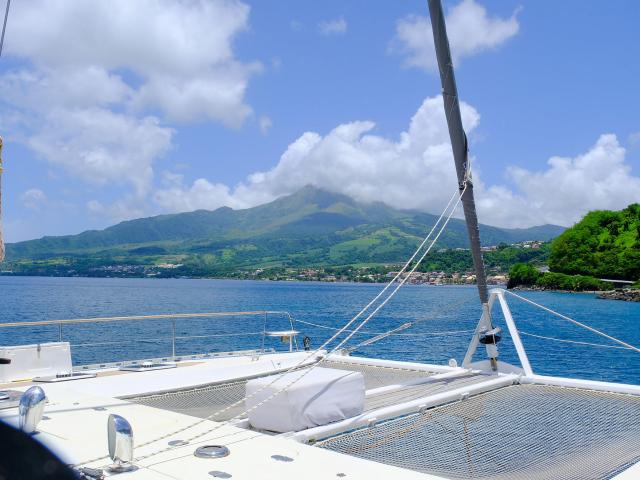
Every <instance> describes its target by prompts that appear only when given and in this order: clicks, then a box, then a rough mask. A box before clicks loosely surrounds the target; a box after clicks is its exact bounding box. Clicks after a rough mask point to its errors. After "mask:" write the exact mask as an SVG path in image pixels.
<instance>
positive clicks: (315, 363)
mask: <svg viewBox="0 0 640 480" xmlns="http://www.w3.org/2000/svg"><path fill="white" fill-rule="evenodd" d="M465 190H466V184H465V187H464V189H463V190H462V191H460V192H455V193H454V194H453V195H452V197H451V199H450V200H449V202H448V203H447V206H446V207H445V209H444V210H443V212H442V213H441V214H440V217H439V218H438V220H437V221H436V223H435V224H434V225H433V227H432V228H431V230H430V231H429V233H428V234H427V236H426V237H425V239H424V240H423V241H422V242H421V243H420V245H419V246H418V248H417V249H416V251H415V252H414V253H413V255H412V256H411V258H409V260H407V262H406V263H405V264H404V266H403V267H402V269H401V270H400V271H399V272H398V273H397V274H396V275H395V277H394V278H393V279H392V280H391V281H389V282H388V283H387V285H386V286H385V287H384V288H383V289H382V290H381V291H380V292H379V293H378V294H377V295H376V296H375V297H374V298H373V300H371V301H370V302H369V303H368V304H367V305H366V306H365V307H364V308H363V309H361V310H360V312H358V313H357V314H356V315H355V316H354V317H353V318H352V319H351V320H349V321H348V322H347V323H346V324H345V325H344V326H343V327H342V328H340V329H339V330H338V331H337V332H336V333H335V334H334V335H332V336H331V338H329V339H328V340H326V341H325V342H324V343H323V344H322V345H321V346H320V347H318V348H317V349H315V350H314V351H313V352H311V353H310V354H309V355H307V356H306V357H305V358H303V359H302V360H300V361H299V362H298V363H297V364H295V365H293V366H292V367H290V368H289V369H287V370H286V371H284V372H282V373H281V374H279V375H275V376H274V377H275V378H274V380H273V381H271V382H270V383H268V384H266V385H264V386H263V387H261V388H259V389H258V390H256V391H255V392H254V393H253V394H251V395H249V396H248V397H245V398H243V399H240V400H238V401H237V402H234V403H232V404H231V405H228V406H227V407H225V408H223V409H221V410H218V411H216V412H214V413H213V414H211V415H209V416H207V417H205V418H203V419H201V420H199V421H197V422H194V423H192V424H189V425H187V426H185V427H182V428H180V429H177V430H175V431H173V432H170V433H167V434H165V435H162V436H160V437H157V438H155V439H153V440H150V441H148V442H145V443H143V444H141V445H138V447H139V448H140V447H144V446H147V445H150V444H153V443H155V442H158V441H161V440H164V439H166V438H169V437H171V436H174V435H177V434H179V433H182V432H184V431H186V430H189V429H191V428H193V427H195V426H197V425H200V424H202V423H204V422H206V421H208V420H212V419H213V418H214V417H216V416H219V415H221V414H223V413H225V412H227V411H228V410H230V409H232V408H234V407H236V406H238V405H239V404H240V403H242V402H244V401H246V400H247V399H249V398H252V397H253V396H255V395H257V394H258V393H260V392H262V391H264V390H265V389H267V388H269V387H270V386H272V385H273V384H274V383H276V382H277V381H278V380H280V379H281V378H283V377H284V375H287V374H289V373H291V372H292V371H294V370H297V369H299V367H300V366H301V365H303V364H304V363H306V362H308V361H309V360H310V359H311V358H313V357H318V355H319V354H320V352H321V351H322V350H324V349H325V348H326V347H327V346H328V345H329V344H330V343H331V342H333V341H334V340H335V339H336V338H338V337H339V336H340V335H341V334H342V333H344V332H345V331H347V329H348V328H349V327H350V326H351V325H352V324H353V323H354V322H355V321H356V320H357V319H358V318H360V317H361V316H362V315H364V313H365V312H366V311H367V310H368V309H369V308H370V307H371V306H372V305H373V304H374V303H375V302H376V301H377V300H378V299H379V298H380V297H381V296H382V295H383V294H384V292H386V291H387V290H388V289H389V287H391V285H393V284H394V283H395V282H396V281H397V279H398V278H400V276H401V275H402V274H403V273H404V272H405V271H406V270H407V268H408V267H409V265H410V264H411V262H413V260H414V259H415V258H416V257H417V255H418V254H419V253H420V251H421V250H422V248H423V247H424V245H426V243H427V242H428V241H429V239H430V238H431V236H432V234H433V232H434V231H435V230H436V227H437V226H438V225H439V224H440V222H441V221H442V219H443V218H444V215H445V213H447V211H448V210H449V208H450V207H451V204H452V202H453V200H454V199H455V198H456V197H458V200H457V201H456V202H455V204H454V206H453V208H451V211H450V212H449V213H448V215H447V218H446V220H445V221H444V223H443V224H442V225H441V226H440V227H439V231H438V233H437V234H436V236H435V238H434V239H433V240H432V242H431V244H430V245H429V247H428V248H427V249H426V251H425V252H424V253H423V254H422V255H421V257H420V259H419V260H418V261H417V262H416V264H415V265H414V266H413V268H412V269H411V270H410V272H409V275H407V276H406V277H405V278H403V279H402V281H401V282H400V283H399V284H398V286H397V287H396V288H395V289H394V290H392V292H391V293H390V294H389V295H388V296H387V298H385V299H384V300H383V301H382V302H381V303H380V305H378V307H376V309H375V310H374V311H373V312H372V313H370V314H369V315H368V316H367V318H365V319H364V320H362V321H361V322H360V324H359V325H358V326H357V327H356V328H355V329H354V330H352V331H351V332H352V333H350V334H349V335H348V336H347V337H346V338H345V339H343V340H342V341H341V342H339V343H338V345H336V346H335V347H333V349H331V350H330V351H329V352H328V354H331V353H333V352H335V351H337V350H338V349H340V348H341V347H342V346H343V345H344V344H345V343H346V342H347V341H349V340H350V339H351V338H352V337H353V335H355V334H356V333H357V332H358V331H359V330H360V329H361V328H362V327H363V326H364V325H366V324H367V322H368V321H369V320H370V319H371V318H372V317H373V316H374V315H375V314H376V313H377V312H379V311H380V309H381V308H382V307H383V306H384V305H386V304H387V303H388V302H389V300H391V298H392V297H393V296H394V295H395V294H396V292H397V291H398V290H399V289H400V288H401V287H402V286H403V285H404V284H405V283H406V282H407V280H408V279H409V278H410V277H411V274H412V273H413V272H414V271H415V270H416V269H417V268H418V266H419V265H420V263H421V262H422V260H424V258H425V257H426V255H427V254H428V253H429V252H430V251H431V248H433V246H434V245H435V243H436V242H437V241H438V239H439V238H440V235H442V232H443V231H444V229H445V228H446V226H447V224H448V223H449V220H451V217H452V215H453V213H454V212H455V209H456V208H457V206H458V205H459V204H460V201H461V199H462V195H463V194H464V191H465ZM325 358H326V357H322V358H319V359H315V360H314V361H313V363H311V364H310V367H309V368H307V369H305V370H303V371H301V375H300V376H298V377H297V378H295V379H294V380H292V381H291V382H289V383H288V384H287V385H285V386H284V387H282V388H280V389H279V390H276V391H275V392H274V393H273V394H271V395H270V396H268V397H267V398H265V399H264V400H263V401H261V402H259V403H258V404H256V405H254V406H253V407H251V408H249V409H245V410H244V411H242V412H240V413H238V414H237V415H235V416H234V417H232V418H230V419H228V420H227V421H226V422H224V423H219V424H218V425H216V426H214V427H212V428H210V429H208V430H206V431H204V432H202V433H198V434H195V435H193V436H191V437H188V438H186V439H184V441H185V442H187V443H189V442H192V441H193V440H195V439H197V438H200V437H202V436H204V435H207V434H209V433H211V432H213V431H215V430H218V429H220V428H222V427H223V426H225V425H226V424H227V423H228V422H232V421H234V420H237V419H239V418H240V417H242V416H243V415H246V414H247V413H250V412H252V411H253V410H255V409H257V408H259V407H261V406H262V405H264V404H266V403H267V402H269V401H270V400H272V399H273V398H275V397H276V396H277V395H279V394H280V393H282V392H284V391H286V390H288V389H289V388H290V387H291V386H293V385H294V384H295V383H297V382H299V381H300V380H301V379H302V378H304V377H305V376H306V375H308V374H309V373H310V372H311V370H313V369H314V368H315V367H317V366H318V365H320V364H321V363H322V362H323V361H324V360H325ZM176 448H180V447H173V446H170V447H167V448H163V449H160V450H156V451H154V452H151V453H149V454H147V455H143V456H140V457H136V458H135V461H136V462H140V461H141V460H144V459H147V458H150V457H152V456H155V455H158V454H160V453H163V452H166V451H169V450H174V449H176ZM105 458H108V457H106V456H103V457H98V458H95V459H92V460H87V461H85V462H82V463H78V464H76V466H80V465H85V464H87V463H92V462H96V461H98V460H102V459H105Z"/></svg>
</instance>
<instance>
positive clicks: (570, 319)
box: [505, 290, 640, 353]
mask: <svg viewBox="0 0 640 480" xmlns="http://www.w3.org/2000/svg"><path fill="white" fill-rule="evenodd" d="M505 292H506V293H508V294H509V295H513V296H514V297H516V298H519V299H520V300H522V301H523V302H526V303H529V304H531V305H533V306H535V307H538V308H541V309H542V310H544V311H546V312H549V313H550V314H552V315H555V316H556V317H558V318H561V319H563V320H566V321H568V322H571V323H573V324H574V325H577V326H578V327H582V328H584V329H586V330H589V331H590V332H593V333H595V334H597V335H600V336H601V337H604V338H606V339H609V340H611V341H612V342H615V343H618V344H620V345H622V346H623V347H625V348H628V349H630V350H634V351H636V352H638V353H640V348H638V347H634V346H633V345H631V344H629V343H627V342H623V341H622V340H619V339H617V338H615V337H612V336H611V335H607V334H606V333H604V332H601V331H600V330H598V329H596V328H593V327H590V326H589V325H585V324H584V323H581V322H579V321H577V320H574V319H573V318H571V317H567V316H566V315H563V314H561V313H558V312H556V311H555V310H551V309H550V308H547V307H545V306H544V305H540V304H539V303H536V302H534V301H533V300H529V299H528V298H525V297H523V296H521V295H518V294H517V293H513V292H510V291H509V290H505Z"/></svg>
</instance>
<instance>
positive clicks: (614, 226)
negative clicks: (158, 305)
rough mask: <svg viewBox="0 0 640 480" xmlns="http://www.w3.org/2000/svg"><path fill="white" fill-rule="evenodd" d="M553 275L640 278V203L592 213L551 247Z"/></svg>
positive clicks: (622, 278) (550, 261)
mask: <svg viewBox="0 0 640 480" xmlns="http://www.w3.org/2000/svg"><path fill="white" fill-rule="evenodd" d="M549 266H550V268H551V270H553V271H554V272H560V273H566V274H570V275H575V274H582V275H589V276H593V277H598V278H615V279H620V280H637V279H639V278H640V204H637V203H635V204H631V205H629V206H628V207H627V208H625V209H624V210H621V211H619V212H614V211H609V210H599V211H593V212H589V213H588V214H587V215H586V216H585V217H584V218H583V219H582V220H581V221H580V222H579V223H577V224H576V225H574V226H573V227H572V228H569V229H567V230H566V231H565V232H564V233H562V234H561V235H560V236H559V237H557V238H556V239H555V240H554V241H553V243H552V245H551V255H550V259H549Z"/></svg>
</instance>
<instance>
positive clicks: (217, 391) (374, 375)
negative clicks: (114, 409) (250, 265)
mask: <svg viewBox="0 0 640 480" xmlns="http://www.w3.org/2000/svg"><path fill="white" fill-rule="evenodd" d="M320 367H323V368H337V369H341V370H350V371H354V372H361V373H362V374H363V376H364V381H365V388H366V389H371V388H377V387H382V386H386V385H392V384H396V383H399V382H402V381H404V380H407V379H410V378H418V377H428V376H431V375H433V374H434V372H428V371H424V370H410V369H402V368H392V367H379V366H372V365H360V364H355V363H347V362H338V361H325V362H322V363H321V364H320ZM246 383H247V381H246V380H237V381H232V382H226V383H216V384H211V385H204V386H199V387H195V388H189V389H181V390H175V391H169V392H162V393H157V394H150V395H140V396H135V397H129V398H126V400H128V401H130V402H133V403H138V404H140V405H147V406H150V407H156V408H161V409H164V410H171V411H173V412H178V413H183V414H185V415H191V416H194V417H199V418H207V417H209V416H210V415H212V414H213V413H215V412H217V411H219V410H222V409H224V408H226V407H228V406H229V405H233V404H234V403H235V402H238V401H239V400H242V399H243V398H244V396H245V389H246ZM243 410H244V402H241V403H239V404H238V405H237V406H235V407H233V408H230V409H229V410H227V411H225V412H224V413H221V414H219V415H216V416H215V417H213V418H212V420H215V421H224V420H229V419H230V418H233V417H235V416H236V415H238V414H240V413H242V412H243Z"/></svg>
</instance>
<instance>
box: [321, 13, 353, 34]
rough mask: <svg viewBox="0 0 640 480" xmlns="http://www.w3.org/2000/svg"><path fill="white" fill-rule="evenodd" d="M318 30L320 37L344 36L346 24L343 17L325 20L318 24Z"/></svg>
mask: <svg viewBox="0 0 640 480" xmlns="http://www.w3.org/2000/svg"><path fill="white" fill-rule="evenodd" d="M318 30H319V31H320V33H321V34H322V35H327V36H329V35H344V34H345V33H347V22H346V20H345V19H344V18H343V17H339V18H334V19H333V20H325V21H322V22H319V23H318Z"/></svg>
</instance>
